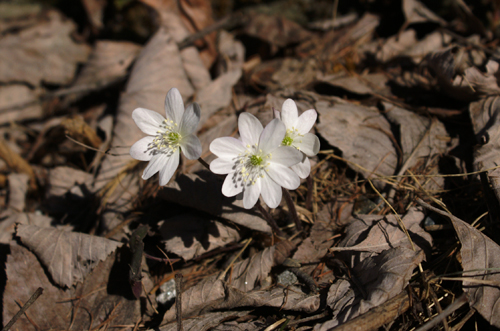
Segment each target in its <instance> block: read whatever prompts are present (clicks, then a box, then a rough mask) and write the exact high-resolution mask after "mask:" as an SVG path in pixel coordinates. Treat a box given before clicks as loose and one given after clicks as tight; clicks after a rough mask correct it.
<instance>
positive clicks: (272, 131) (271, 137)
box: [259, 118, 286, 154]
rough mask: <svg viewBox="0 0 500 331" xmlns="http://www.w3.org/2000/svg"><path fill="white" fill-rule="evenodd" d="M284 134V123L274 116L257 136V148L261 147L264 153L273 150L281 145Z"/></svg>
mask: <svg viewBox="0 0 500 331" xmlns="http://www.w3.org/2000/svg"><path fill="white" fill-rule="evenodd" d="M285 134H286V128H285V125H284V124H283V122H281V121H280V120H279V119H277V118H275V119H274V120H272V121H271V122H269V124H268V125H266V128H265V129H264V131H262V134H261V135H260V138H259V149H262V151H263V153H264V154H267V153H269V152H272V151H274V150H275V149H276V148H278V147H279V146H280V145H281V142H282V141H283V138H285Z"/></svg>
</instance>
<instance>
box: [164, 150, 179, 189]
mask: <svg viewBox="0 0 500 331" xmlns="http://www.w3.org/2000/svg"><path fill="white" fill-rule="evenodd" d="M179 155H180V154H179V150H177V151H175V152H174V153H173V154H172V155H171V156H168V157H167V160H166V162H165V164H164V166H163V168H161V169H160V186H164V185H167V184H168V182H169V181H170V178H172V176H173V175H174V173H175V170H176V169H177V167H178V166H179Z"/></svg>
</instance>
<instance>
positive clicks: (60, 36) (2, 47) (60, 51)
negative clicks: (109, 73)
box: [0, 10, 90, 86]
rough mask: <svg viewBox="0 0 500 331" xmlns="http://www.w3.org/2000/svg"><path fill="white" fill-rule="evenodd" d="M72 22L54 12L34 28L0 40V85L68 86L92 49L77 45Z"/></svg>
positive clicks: (31, 27) (47, 14)
mask: <svg viewBox="0 0 500 331" xmlns="http://www.w3.org/2000/svg"><path fill="white" fill-rule="evenodd" d="M75 29H76V26H75V24H74V23H73V22H71V21H69V20H65V19H64V18H63V17H62V15H61V14H60V13H59V12H57V11H55V10H51V11H48V12H47V13H46V15H45V17H44V18H43V19H42V20H41V21H40V22H39V23H38V24H37V25H35V26H30V27H27V28H26V29H23V30H21V31H19V32H13V33H9V34H5V35H3V36H2V38H0V82H2V83H9V82H27V83H29V84H31V85H34V86H37V85H39V84H40V83H41V82H42V81H43V82H45V83H50V84H68V83H70V82H71V80H72V79H73V77H74V75H75V71H76V66H77V64H78V63H80V62H83V61H85V60H86V59H87V57H88V55H89V53H90V47H89V46H87V45H83V44H76V43H75V42H74V41H73V40H72V39H71V33H73V32H74V31H75Z"/></svg>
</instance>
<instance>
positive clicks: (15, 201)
mask: <svg viewBox="0 0 500 331" xmlns="http://www.w3.org/2000/svg"><path fill="white" fill-rule="evenodd" d="M7 178H8V180H9V208H10V209H12V210H15V211H17V212H21V211H24V208H25V206H26V193H28V188H29V185H28V184H29V179H30V178H29V176H28V175H26V174H16V173H11V174H9V175H8V177H7Z"/></svg>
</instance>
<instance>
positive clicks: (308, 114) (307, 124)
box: [295, 109, 318, 134]
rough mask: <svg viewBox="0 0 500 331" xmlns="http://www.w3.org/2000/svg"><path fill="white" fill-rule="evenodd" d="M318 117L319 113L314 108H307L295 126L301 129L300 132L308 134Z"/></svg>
mask: <svg viewBox="0 0 500 331" xmlns="http://www.w3.org/2000/svg"><path fill="white" fill-rule="evenodd" d="M317 118H318V113H316V111H315V110H314V109H309V110H306V111H305V112H303V113H302V115H300V116H299V120H298V121H297V125H296V126H295V128H296V129H297V130H298V131H299V133H300V134H306V133H308V132H309V131H311V129H312V127H313V126H314V124H315V123H316V119H317Z"/></svg>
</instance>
